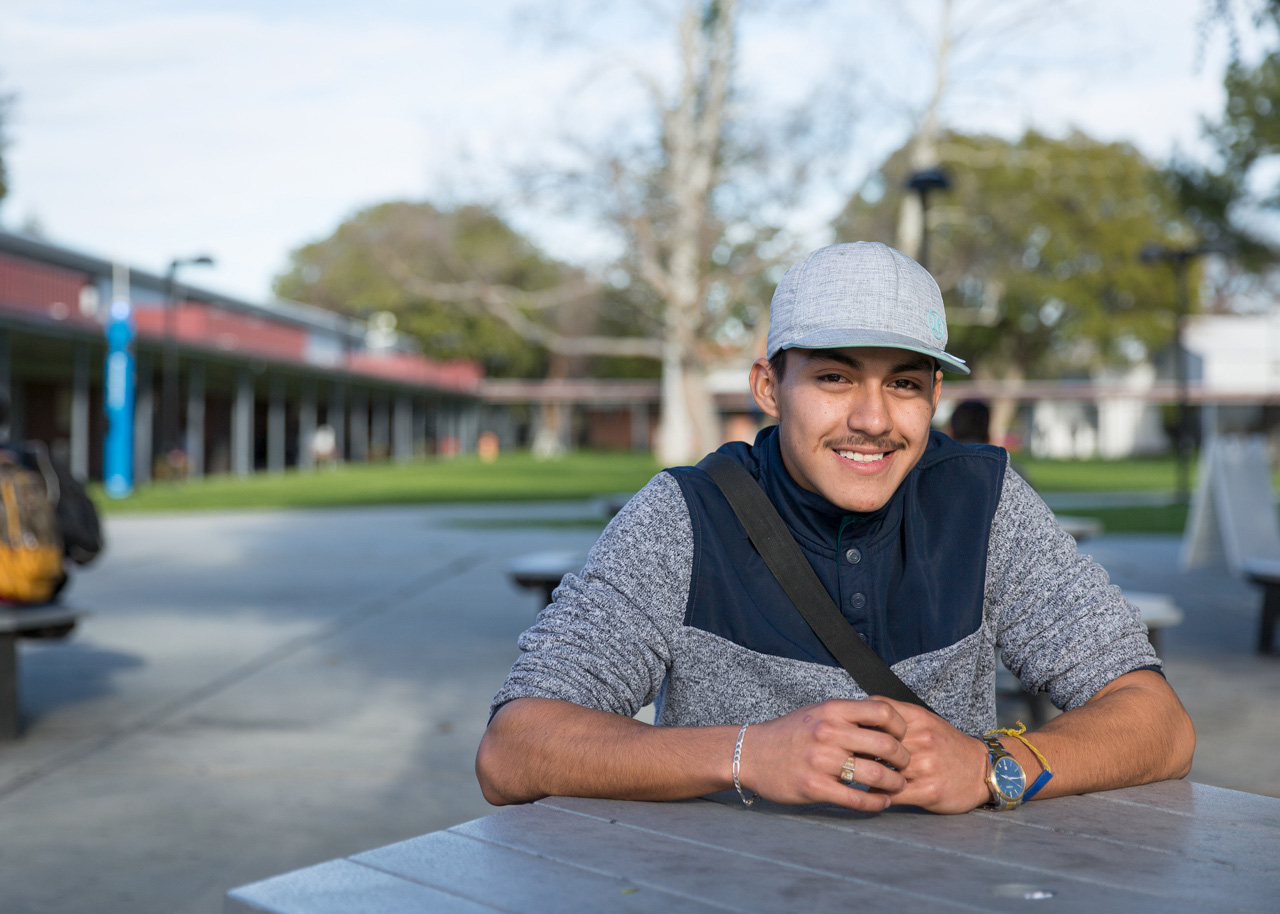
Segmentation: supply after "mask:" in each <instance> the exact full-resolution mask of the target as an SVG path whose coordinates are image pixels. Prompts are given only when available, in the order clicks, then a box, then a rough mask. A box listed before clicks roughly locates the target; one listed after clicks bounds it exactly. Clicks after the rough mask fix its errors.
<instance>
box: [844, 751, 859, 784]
mask: <svg viewBox="0 0 1280 914" xmlns="http://www.w3.org/2000/svg"><path fill="white" fill-rule="evenodd" d="M856 761H857V760H856V759H855V758H854V757H853V756H852V755H851V756H849V757H848V758H847V759H845V760H844V764H843V765H841V766H840V783H841V784H852V783H853V766H854V764H855V763H856Z"/></svg>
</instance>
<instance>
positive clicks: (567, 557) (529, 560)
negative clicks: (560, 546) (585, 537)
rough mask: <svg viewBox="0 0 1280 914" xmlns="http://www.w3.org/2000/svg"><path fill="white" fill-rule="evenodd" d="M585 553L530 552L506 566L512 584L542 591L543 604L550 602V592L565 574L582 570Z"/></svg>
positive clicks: (585, 560)
mask: <svg viewBox="0 0 1280 914" xmlns="http://www.w3.org/2000/svg"><path fill="white" fill-rule="evenodd" d="M586 563H587V556H586V553H583V552H577V551H574V550H564V551H550V550H549V551H546V552H530V553H529V554H528V555H522V556H520V557H519V558H518V559H516V560H515V561H513V562H512V563H511V564H510V565H508V566H507V575H508V576H509V577H510V578H511V581H512V583H513V584H516V585H517V586H519V587H525V588H528V589H530V590H538V591H541V592H542V599H543V604H542V605H543V606H548V605H550V603H551V593H552V591H554V590H555V589H556V587H558V586H559V584H560V579H561V578H563V577H564V576H565V575H566V574H569V573H571V572H576V571H580V570H582V566H583V565H585V564H586Z"/></svg>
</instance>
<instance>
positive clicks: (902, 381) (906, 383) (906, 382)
mask: <svg viewBox="0 0 1280 914" xmlns="http://www.w3.org/2000/svg"><path fill="white" fill-rule="evenodd" d="M893 386H894V388H896V389H897V390H923V389H924V388H922V387H921V386H920V385H919V384H917V383H916V382H915V381H912V380H911V379H909V378H898V379H897V380H895V381H894V382H893Z"/></svg>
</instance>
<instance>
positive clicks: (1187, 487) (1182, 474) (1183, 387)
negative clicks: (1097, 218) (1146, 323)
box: [1138, 241, 1230, 504]
mask: <svg viewBox="0 0 1280 914" xmlns="http://www.w3.org/2000/svg"><path fill="white" fill-rule="evenodd" d="M1227 253H1230V249H1229V247H1228V246H1227V245H1226V244H1224V243H1222V242H1219V241H1209V242H1203V243H1201V244H1196V245H1191V246H1188V247H1173V248H1170V247H1165V246H1164V245H1161V244H1157V243H1156V242H1154V241H1153V242H1150V243H1148V244H1147V245H1146V246H1145V247H1143V249H1142V252H1141V253H1140V254H1139V255H1138V259H1139V260H1141V261H1142V262H1143V263H1167V264H1169V266H1171V267H1172V268H1173V275H1174V278H1175V280H1176V281H1177V284H1178V310H1177V320H1176V321H1175V323H1174V334H1173V372H1174V375H1175V377H1176V380H1177V384H1178V428H1177V433H1176V435H1175V437H1174V449H1175V452H1176V454H1177V458H1178V501H1179V502H1181V503H1183V504H1185V503H1186V502H1187V501H1189V500H1190V492H1191V481H1190V476H1191V462H1190V443H1191V442H1190V437H1191V436H1190V434H1189V432H1190V429H1189V428H1188V425H1189V423H1188V419H1189V416H1190V404H1189V403H1188V399H1189V397H1188V393H1187V383H1188V382H1187V352H1186V349H1185V348H1183V345H1182V337H1183V331H1184V330H1185V327H1186V322H1187V314H1188V312H1189V311H1190V308H1191V300H1190V294H1189V292H1188V290H1187V267H1188V266H1189V265H1190V264H1191V262H1192V261H1194V260H1195V259H1196V258H1197V257H1201V256H1203V255H1205V254H1227Z"/></svg>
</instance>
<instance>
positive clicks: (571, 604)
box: [491, 473, 693, 717]
mask: <svg viewBox="0 0 1280 914" xmlns="http://www.w3.org/2000/svg"><path fill="white" fill-rule="evenodd" d="M692 563H693V534H692V528H691V524H690V520H689V509H688V507H687V506H686V505H685V502H684V498H683V496H682V495H681V494H680V488H679V486H678V485H677V483H676V481H675V480H674V479H673V478H672V477H671V476H670V475H669V474H667V473H660V474H658V475H657V476H655V477H654V478H653V479H652V480H651V481H650V482H649V484H648V485H647V486H645V488H644V489H642V490H641V491H640V492H639V493H637V494H636V496H635V497H634V498H632V499H631V501H629V502H628V503H627V505H626V507H624V508H623V509H622V510H621V511H620V512H619V513H618V515H617V516H616V517H615V518H614V519H613V520H612V521H611V522H610V523H609V526H608V527H606V528H605V531H604V533H603V534H601V536H600V539H599V540H598V541H597V542H596V544H595V546H593V547H592V549H591V552H590V554H589V555H588V557H587V564H586V565H585V567H583V569H582V571H581V572H580V573H578V574H568V575H565V577H564V580H563V581H561V582H560V586H559V587H557V588H556V590H555V592H554V593H553V594H552V603H551V605H550V606H548V607H547V608H546V609H544V610H543V611H542V612H541V613H539V614H538V618H537V620H536V621H535V622H534V624H533V627H532V628H530V629H528V630H527V631H526V632H524V634H522V635H521V636H520V639H519V642H518V644H519V647H520V651H521V653H520V656H519V657H518V658H517V659H516V662H515V664H514V665H513V666H512V668H511V672H510V674H508V676H507V679H506V682H504V683H503V685H502V688H501V689H500V690H499V691H498V694H497V695H496V696H494V699H493V703H492V706H491V713H492V711H496V710H497V708H498V707H499V706H500V705H502V704H504V703H505V702H508V701H511V700H512V699H515V698H535V697H536V698H556V699H560V700H562V701H569V702H573V703H574V704H577V705H581V706H583V707H588V708H596V709H598V710H602V711H611V712H613V713H615V714H623V715H626V716H628V717H630V716H632V715H634V714H635V713H636V712H637V711H639V710H640V709H641V708H642V707H644V706H645V705H647V704H650V703H651V702H653V701H654V699H655V698H656V697H657V695H658V690H659V689H660V688H661V686H662V682H663V680H664V678H665V677H666V673H667V669H668V668H669V666H670V664H671V655H672V652H671V642H672V638H673V637H674V635H675V633H676V631H677V630H678V628H679V627H680V626H681V625H682V624H683V621H684V611H685V604H686V602H687V600H688V594H689V582H690V579H691V576H692V572H691V569H692Z"/></svg>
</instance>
